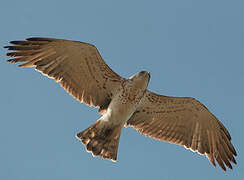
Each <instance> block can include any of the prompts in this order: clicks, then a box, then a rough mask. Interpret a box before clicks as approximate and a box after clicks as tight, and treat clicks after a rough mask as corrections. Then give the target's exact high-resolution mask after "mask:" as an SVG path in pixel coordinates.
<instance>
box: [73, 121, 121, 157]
mask: <svg viewBox="0 0 244 180" xmlns="http://www.w3.org/2000/svg"><path fill="white" fill-rule="evenodd" d="M122 127H123V125H122V124H120V125H116V126H111V125H110V126H106V122H102V121H101V120H98V121H96V122H95V123H94V124H93V125H91V126H90V127H89V128H87V129H86V130H84V131H82V132H80V133H78V134H77V135H76V137H77V138H78V139H79V140H81V142H82V143H83V144H84V145H85V146H86V150H87V152H91V153H92V154H93V155H94V156H100V157H103V158H105V159H109V160H112V161H116V160H117V152H118V146H119V138H120V134H121V130H122Z"/></svg>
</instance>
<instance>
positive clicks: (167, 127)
mask: <svg viewBox="0 0 244 180" xmlns="http://www.w3.org/2000/svg"><path fill="white" fill-rule="evenodd" d="M10 43H11V44H12V45H11V46H5V48H8V50H11V52H8V53H7V56H10V57H14V58H12V59H9V60H8V62H11V63H19V62H20V63H22V64H20V65H19V67H33V66H34V67H35V69H36V70H38V71H40V72H42V73H43V74H45V75H47V76H48V77H50V78H53V79H55V80H56V82H58V83H59V84H60V85H61V86H62V87H63V88H64V89H65V90H66V91H67V92H69V93H70V94H71V95H72V96H73V97H74V98H75V99H77V100H78V101H80V102H83V103H85V104H87V105H89V106H94V107H96V108H99V110H98V112H99V113H100V114H101V115H102V116H101V118H100V119H98V120H97V121H96V122H95V123H94V124H93V125H91V126H90V127H89V128H87V129H85V130H84V131H82V132H80V133H78V134H77V135H76V136H77V138H78V139H79V140H81V142H82V143H83V144H84V145H85V146H86V150H87V151H88V152H91V153H92V154H93V155H94V156H100V157H103V158H105V159H110V160H112V161H116V159H117V151H118V145H119V139H120V134H121V129H122V127H128V126H130V127H133V128H135V129H136V130H137V131H138V132H140V133H142V134H144V135H146V136H149V137H151V138H154V139H158V140H162V141H166V142H170V143H173V144H178V145H182V146H184V147H185V148H187V149H191V150H193V151H197V152H198V153H200V154H205V155H206V156H207V158H208V159H209V161H210V162H211V163H212V164H213V166H216V164H215V160H216V161H217V162H218V164H219V165H220V167H221V168H222V169H223V170H224V171H225V170H226V167H225V166H227V167H229V168H230V169H232V165H231V162H232V163H234V164H236V160H235V156H236V155H237V153H236V151H235V148H234V147H233V145H232V143H231V136H230V134H229V132H228V131H227V129H226V128H225V127H224V125H223V124H222V123H221V122H220V121H219V120H218V119H217V118H216V117H215V116H214V115H213V114H212V113H211V112H210V111H209V110H208V109H207V108H206V107H205V106H204V105H203V104H202V103H200V102H199V101H198V100H196V99H194V98H190V97H169V96H164V95H159V94H156V93H153V92H151V91H149V90H147V86H148V83H149V80H150V73H149V72H147V71H141V72H139V73H136V74H134V75H133V76H131V77H130V78H128V79H126V78H123V77H121V76H119V75H118V74H116V73H115V72H114V71H113V70H112V69H111V68H110V67H109V66H108V65H107V64H106V63H105V61H104V60H103V59H102V57H101V55H100V54H99V52H98V50H97V49H96V47H95V46H94V45H91V44H88V43H84V42H78V41H71V40H64V39H54V38H40V37H32V38H28V39H26V40H23V41H11V42H10Z"/></svg>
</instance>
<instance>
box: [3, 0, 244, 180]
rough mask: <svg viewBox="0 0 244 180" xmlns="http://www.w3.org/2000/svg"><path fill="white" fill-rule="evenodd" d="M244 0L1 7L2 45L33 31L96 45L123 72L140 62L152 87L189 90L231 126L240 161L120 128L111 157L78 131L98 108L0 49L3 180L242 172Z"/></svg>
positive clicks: (25, 2) (16, 2)
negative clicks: (217, 159)
mask: <svg viewBox="0 0 244 180" xmlns="http://www.w3.org/2000/svg"><path fill="white" fill-rule="evenodd" d="M243 8H244V1H242V0H235V1H230V0H205V1H202V0H184V1H182V0H162V1H159V0H158V1H154V0H152V1H146V0H144V1H143V0H138V1H133V0H123V1H114V0H103V1H101V0H96V1H95V0H89V1H88V0H86V1H84V0H79V1H78V0H76V1H75V0H73V1H72V0H71V1H59V0H53V1H51V0H39V1H34V0H21V1H20V0H12V1H2V2H1V6H0V20H1V28H0V34H1V38H0V44H1V46H4V45H7V42H8V41H9V40H21V39H24V38H27V37H31V36H44V37H54V38H64V39H73V40H79V41H84V42H89V43H93V44H95V45H96V46H97V48H98V49H99V51H100V53H101V55H102V56H103V58H104V59H105V60H106V62H107V64H109V65H110V66H111V67H112V69H113V70H114V71H116V72H117V73H119V74H120V75H122V76H123V77H129V76H131V75H132V74H134V73H136V72H138V71H140V70H147V71H150V72H151V81H150V84H149V89H150V90H152V91H155V92H158V93H161V94H164V95H171V96H191V97H195V98H197V99H198V100H200V101H201V102H202V103H204V104H205V105H206V106H207V107H208V108H209V109H210V110H211V111H212V112H213V113H214V114H215V115H216V116H217V117H218V118H219V119H220V120H221V122H223V124H224V125H225V126H226V127H227V128H228V130H229V131H230V133H231V135H232V138H233V141H232V142H233V144H234V146H235V147H236V150H237V153H238V156H237V158H236V159H237V163H238V165H237V166H234V170H233V171H231V170H229V171H227V172H226V173H225V172H223V171H222V170H221V169H220V168H219V167H217V168H213V167H212V166H211V165H210V163H209V162H208V160H207V158H205V156H200V155H198V154H197V153H193V152H191V151H189V150H186V149H185V148H183V147H180V146H177V145H172V144H168V143H165V142H159V141H156V140H152V139H150V138H146V137H144V136H143V135H140V134H139V133H137V132H136V131H135V130H133V129H131V128H127V129H123V132H122V136H121V140H120V146H119V153H118V162H117V163H113V162H110V161H107V160H103V159H99V158H94V157H92V156H91V154H89V153H87V152H86V151H85V148H84V147H83V146H82V145H81V143H80V142H79V141H78V140H77V139H76V138H75V134H76V133H77V132H80V131H82V130H84V129H85V128H87V127H88V126H89V125H91V124H92V123H93V122H94V121H95V120H97V119H98V118H99V117H100V115H99V114H98V113H97V109H94V108H90V107H87V106H86V105H84V104H80V103H79V102H77V101H75V100H74V99H73V98H72V97H71V96H69V95H68V94H67V93H66V92H65V91H64V90H63V89H62V88H61V87H59V86H58V84H56V83H55V82H54V81H53V80H51V79H48V78H47V77H44V76H42V75H41V74H40V73H38V72H36V71H34V70H33V69H19V68H17V67H16V66H15V65H13V64H8V63H6V62H5V61H4V60H6V57H5V53H6V51H5V50H4V49H2V48H1V49H0V57H1V62H0V82H1V85H0V87H1V93H0V99H1V101H0V111H1V118H0V144H1V145H0V158H1V160H0V179H4V180H12V179H18V180H29V179H30V180H43V179H52V180H67V179H69V180H73V179H74V180H75V179H99V180H109V179H111V180H112V179H116V180H124V179H140V180H144V179H145V180H146V179H167V180H168V179H169V180H174V179H186V178H187V179H197V180H200V179H203V180H206V179H222V180H225V179H228V180H230V179H235V180H238V179H244V173H243V172H244V166H243V161H244V158H243V155H242V153H243V149H244V145H243V138H244V131H243V126H244V115H243V110H244V108H243V106H244V105H243V102H244V95H243V92H244V83H243V78H244V70H243V68H244V23H243V22H244V21H243V19H244V10H243Z"/></svg>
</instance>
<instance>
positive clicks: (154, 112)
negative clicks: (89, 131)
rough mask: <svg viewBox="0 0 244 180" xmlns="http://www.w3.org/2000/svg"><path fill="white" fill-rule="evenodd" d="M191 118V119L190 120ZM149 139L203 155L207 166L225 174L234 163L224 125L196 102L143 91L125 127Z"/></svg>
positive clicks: (186, 98)
mask: <svg viewBox="0 0 244 180" xmlns="http://www.w3.org/2000/svg"><path fill="white" fill-rule="evenodd" d="M194 116H195V117H194ZM125 126H126V127H127V126H131V127H133V128H135V129H136V130H137V131H138V132H140V133H141V134H144V135H146V136H149V137H151V138H154V139H157V140H161V141H166V142H169V143H173V144H177V145H182V146H184V147H185V148H187V149H191V150H192V151H196V152H198V153H199V154H205V155H206V156H207V158H208V159H209V161H210V162H211V164H212V165H213V166H214V167H216V164H215V160H216V161H217V162H218V164H219V166H220V167H221V168H222V169H223V170H224V171H226V167H225V165H226V166H227V167H228V168H230V169H232V165H231V163H230V162H232V163H234V164H236V160H235V158H234V156H237V153H236V150H235V148H234V146H233V145H232V143H231V136H230V134H229V132H228V131H227V129H226V128H225V127H224V125H223V124H222V123H221V122H220V121H219V120H218V119H217V118H216V117H215V116H214V115H213V114H212V113H211V112H210V111H209V110H208V109H207V108H206V107H205V106H204V105H203V104H201V103H200V102H199V101H198V100H196V99H194V98H190V97H169V96H163V95H158V94H156V93H152V92H150V91H147V92H146V94H145V96H144V98H143V99H142V102H141V103H140V105H139V107H138V108H137V111H136V112H135V113H134V114H133V115H132V117H131V118H130V119H129V120H128V121H127V124H126V125H125Z"/></svg>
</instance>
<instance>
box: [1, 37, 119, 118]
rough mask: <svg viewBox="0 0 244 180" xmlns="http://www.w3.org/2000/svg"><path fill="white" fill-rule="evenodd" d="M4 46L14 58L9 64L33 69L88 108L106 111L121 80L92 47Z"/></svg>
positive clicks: (41, 42) (51, 43)
mask: <svg viewBox="0 0 244 180" xmlns="http://www.w3.org/2000/svg"><path fill="white" fill-rule="evenodd" d="M10 43H11V44H13V46H5V48H8V50H12V51H14V52H9V53H7V56H11V57H15V58H13V59H9V60H8V62H11V63H18V62H23V63H24V64H21V65H19V67H32V66H34V67H35V68H36V69H37V70H38V71H41V72H42V73H43V74H45V75H47V76H48V77H51V78H54V79H55V80H56V81H57V82H59V83H60V85H61V86H62V87H63V88H64V89H65V90H66V91H68V92H69V93H70V94H71V95H72V96H73V97H74V98H76V99H77V100H79V101H81V102H84V103H86V104H88V105H93V106H95V107H99V108H100V109H99V112H100V113H102V112H103V110H106V108H107V106H108V104H109V103H110V101H111V98H112V97H113V93H114V90H115V89H116V88H117V87H119V85H120V84H121V81H123V78H121V77H120V76H119V75H118V74H116V73H115V72H114V71H112V70H111V69H110V68H109V66H108V65H107V64H106V63H105V62H104V60H103V59H102V57H101V56H100V54H99V52H98V50H97V49H96V47H95V46H93V45H91V44H88V43H83V42H78V41H70V40H62V39H52V38H28V39H26V40H25V41H11V42H10Z"/></svg>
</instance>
